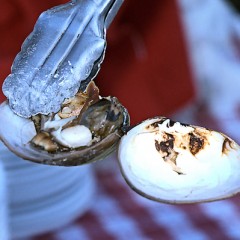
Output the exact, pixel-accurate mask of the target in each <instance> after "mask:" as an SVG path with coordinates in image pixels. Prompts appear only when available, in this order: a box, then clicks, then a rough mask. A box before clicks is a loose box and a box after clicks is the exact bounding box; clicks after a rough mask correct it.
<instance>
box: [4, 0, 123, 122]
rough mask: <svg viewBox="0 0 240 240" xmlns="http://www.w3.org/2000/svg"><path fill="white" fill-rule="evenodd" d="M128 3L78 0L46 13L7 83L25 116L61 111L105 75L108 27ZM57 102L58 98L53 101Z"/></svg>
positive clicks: (15, 104)
mask: <svg viewBox="0 0 240 240" xmlns="http://www.w3.org/2000/svg"><path fill="white" fill-rule="evenodd" d="M122 2H123V0H75V1H74V0H73V1H71V2H69V3H66V4H63V5H60V6H57V7H54V8H51V9H49V10H47V11H46V12H44V13H42V14H41V15H40V17H39V19H38V20H37V22H36V25H35V27H34V30H33V32H32V33H31V34H30V35H29V36H28V37H27V38H26V40H25V41H24V43H23V45H22V49H21V52H20V53H19V54H18V55H17V56H16V58H15V60H14V63H13V65H12V72H11V74H10V75H9V76H8V77H7V78H6V80H5V81H4V84H3V92H4V94H5V95H6V97H7V98H8V99H9V105H10V107H11V109H12V110H13V111H14V112H15V113H16V114H17V115H19V116H22V117H26V118H28V117H30V116H33V115H36V114H38V113H41V114H49V113H51V112H57V111H58V110H59V109H60V105H61V103H62V102H63V100H64V99H65V98H69V97H72V96H74V95H75V94H76V92H77V91H78V90H79V88H80V89H84V88H85V86H86V84H87V83H88V82H89V81H90V80H91V79H93V78H94V77H95V76H96V74H97V73H98V71H99V68H100V64H101V63H102V61H103V58H104V55H105V49H106V28H107V27H108V26H109V25H110V23H111V21H112V19H113V18H114V16H115V15H116V13H117V11H118V9H119V7H120V6H121V4H122ZM53 98H54V100H53Z"/></svg>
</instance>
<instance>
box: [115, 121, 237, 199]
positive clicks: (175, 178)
mask: <svg viewBox="0 0 240 240" xmlns="http://www.w3.org/2000/svg"><path fill="white" fill-rule="evenodd" d="M118 154H119V163H120V167H121V171H122V173H123V175H124V177H125V179H126V181H127V183H128V184H129V185H130V186H131V187H132V188H133V189H134V190H135V191H137V192H138V193H140V194H141V195H143V196H145V197H147V198H150V199H152V200H156V201H160V202H166V203H193V202H204V201H213V200H218V199H223V198H226V197H230V196H232V195H234V194H236V193H238V192H239V191H240V175H239V174H240V147H239V146H238V145H237V144H236V143H235V142H234V141H233V140H232V139H230V138H229V137H227V136H226V135H224V134H222V133H219V132H216V131H212V130H209V129H206V128H202V127H197V126H192V125H187V124H181V123H179V122H174V121H172V120H170V119H168V118H165V117H157V118H154V119H149V120H146V121H144V122H142V123H141V124H139V125H138V126H136V127H134V128H133V129H131V130H130V131H129V132H128V133H127V134H126V135H125V136H124V137H123V138H122V139H121V143H120V146H119V153H118Z"/></svg>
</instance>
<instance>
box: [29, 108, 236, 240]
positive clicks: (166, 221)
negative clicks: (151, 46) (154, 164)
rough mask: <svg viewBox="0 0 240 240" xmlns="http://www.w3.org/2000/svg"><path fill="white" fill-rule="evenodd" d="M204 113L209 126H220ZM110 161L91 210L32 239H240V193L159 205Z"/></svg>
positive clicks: (98, 177)
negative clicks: (213, 199) (131, 184)
mask: <svg viewBox="0 0 240 240" xmlns="http://www.w3.org/2000/svg"><path fill="white" fill-rule="evenodd" d="M202 113H203V114H205V118H203V119H204V120H205V124H204V125H205V126H206V125H207V126H210V127H211V126H213V125H215V127H216V126H217V122H216V120H214V119H212V118H211V117H210V116H208V115H207V113H206V112H205V113H204V112H202ZM203 114H202V117H203ZM198 119H200V118H198ZM203 119H202V120H203ZM206 121H207V123H206ZM202 125H203V124H202ZM104 161H105V162H104V163H102V164H103V165H104V167H100V168H99V167H98V165H99V166H101V163H100V164H97V165H96V166H97V167H96V182H97V191H96V194H95V199H94V201H93V204H92V207H91V209H90V210H89V211H88V212H86V213H85V215H83V216H81V217H79V218H78V219H76V220H75V221H74V222H72V223H71V224H69V225H67V226H65V227H63V228H61V229H58V230H56V231H55V232H50V233H46V234H44V235H41V236H35V237H33V238H32V239H31V240H125V239H126V240H128V239H130V240H190V239H191V240H238V239H240V196H235V197H232V198H230V199H227V200H222V201H217V202H211V203H202V204H187V205H169V204H162V203H157V202H154V201H150V200H148V199H145V198H143V197H141V196H139V195H138V194H137V193H135V192H133V191H132V190H131V189H130V187H129V186H128V185H127V184H126V183H125V180H124V179H123V177H122V175H121V173H120V170H119V168H118V165H117V161H116V159H108V160H104ZM108 165H109V166H108ZM106 166H108V167H106ZM63 211H64V210H63Z"/></svg>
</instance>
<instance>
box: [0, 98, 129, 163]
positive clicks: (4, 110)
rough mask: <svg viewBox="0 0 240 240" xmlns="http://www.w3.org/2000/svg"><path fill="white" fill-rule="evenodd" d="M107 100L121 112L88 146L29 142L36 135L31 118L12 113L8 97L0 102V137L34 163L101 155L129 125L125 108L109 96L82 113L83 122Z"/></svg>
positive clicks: (81, 160) (82, 159)
mask: <svg viewBox="0 0 240 240" xmlns="http://www.w3.org/2000/svg"><path fill="white" fill-rule="evenodd" d="M110 100H113V101H114V102H115V104H116V106H117V108H118V109H119V111H120V113H121V115H120V116H119V118H118V119H115V120H116V122H114V121H115V120H114V121H113V123H112V124H113V126H111V128H110V129H109V127H108V126H106V132H105V133H104V137H103V138H102V139H101V140H100V141H99V142H96V143H94V144H92V145H90V146H86V147H81V148H77V149H72V150H70V151H66V152H56V153H49V152H47V151H45V150H41V149H40V148H37V147H35V146H33V144H31V143H30V141H31V139H32V138H33V137H34V136H35V135H36V131H35V127H34V124H33V122H32V121H31V120H30V119H27V118H23V117H19V116H18V115H16V114H14V112H13V111H12V110H11V109H10V107H9V104H8V101H5V102H4V103H2V104H1V106H0V116H1V118H0V139H1V140H2V141H3V142H4V144H5V145H6V146H7V147H8V148H9V149H10V150H11V151H12V152H14V153H15V154H16V155H18V156H19V157H21V158H23V159H26V160H31V161H33V162H36V163H43V164H48V165H59V166H75V165H81V164H85V163H90V162H93V161H96V160H100V159H103V158H104V157H106V156H107V155H108V154H110V153H111V152H112V151H114V150H115V149H116V147H117V145H118V142H119V140H120V138H121V136H122V135H123V134H124V129H125V128H126V127H128V126H129V115H128V112H127V111H126V109H125V108H124V107H123V106H122V105H121V104H120V103H119V102H118V100H117V99H116V98H108V99H105V100H104V101H105V102H104V103H103V101H100V102H98V103H96V104H94V105H92V106H91V107H89V109H88V110H87V111H86V112H85V113H84V116H83V117H84V119H83V124H88V123H87V121H88V120H87V117H89V118H91V116H93V117H94V114H95V112H97V111H98V109H100V110H101V107H102V105H103V104H108V102H109V103H110ZM107 131H109V132H107Z"/></svg>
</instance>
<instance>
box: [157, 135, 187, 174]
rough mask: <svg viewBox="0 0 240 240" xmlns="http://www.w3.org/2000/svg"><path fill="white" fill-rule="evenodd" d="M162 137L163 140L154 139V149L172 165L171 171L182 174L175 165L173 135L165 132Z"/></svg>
mask: <svg viewBox="0 0 240 240" xmlns="http://www.w3.org/2000/svg"><path fill="white" fill-rule="evenodd" d="M163 138H164V140H162V141H158V140H155V148H156V150H157V151H158V152H159V153H160V155H161V157H162V158H163V160H164V161H165V162H166V163H168V164H169V165H170V166H171V167H172V169H173V171H175V172H177V173H178V174H183V172H182V171H181V169H180V168H179V167H177V165H176V164H177V162H176V159H177V156H178V152H176V151H175V150H174V141H175V138H174V136H173V135H172V134H169V133H165V134H164V136H163Z"/></svg>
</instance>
